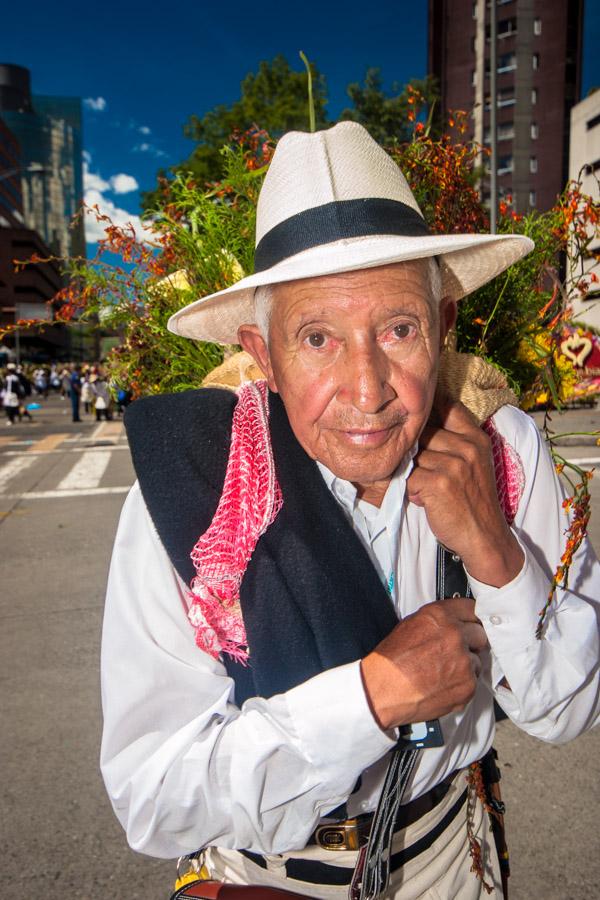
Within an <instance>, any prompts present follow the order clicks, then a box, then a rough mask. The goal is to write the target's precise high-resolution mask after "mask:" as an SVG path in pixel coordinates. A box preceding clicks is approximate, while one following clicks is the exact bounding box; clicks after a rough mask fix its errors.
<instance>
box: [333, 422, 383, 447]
mask: <svg viewBox="0 0 600 900" xmlns="http://www.w3.org/2000/svg"><path fill="white" fill-rule="evenodd" d="M394 427H395V426H394V425H389V426H388V427H387V428H352V429H348V430H345V431H342V432H341V434H343V435H344V437H345V439H346V440H347V441H349V442H350V443H351V444H354V445H355V446H357V447H379V446H380V445H381V444H384V443H385V442H386V441H387V439H388V438H389V436H390V434H391V432H392V430H393V428H394Z"/></svg>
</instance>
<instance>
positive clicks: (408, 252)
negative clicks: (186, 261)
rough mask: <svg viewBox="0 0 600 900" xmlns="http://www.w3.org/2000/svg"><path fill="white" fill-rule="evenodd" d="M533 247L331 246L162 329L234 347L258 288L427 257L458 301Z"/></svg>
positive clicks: (214, 298)
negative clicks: (434, 260)
mask: <svg viewBox="0 0 600 900" xmlns="http://www.w3.org/2000/svg"><path fill="white" fill-rule="evenodd" d="M533 247H534V243H533V241H532V240H531V239H530V238H528V237H525V236H524V235H516V234H503V235H498V234H456V235H454V234H448V235H446V234H444V235H439V234H438V235H430V236H428V237H398V236H396V235H378V236H375V237H359V238H351V239H345V240H341V241H335V242H334V243H331V244H323V245H320V246H317V247H311V248H310V249H309V250H304V251H303V252H302V253H297V254H296V255H295V256H290V257H288V258H287V259H285V260H284V261H283V262H281V263H278V264H277V265H276V266H273V267H272V268H270V269H266V270H264V271H262V272H257V273H255V274H254V275H249V276H247V277H246V278H242V279H241V281H238V282H237V283H236V284H234V285H232V286H231V287H228V288H225V289H224V290H222V291H218V292H217V293H215V294H209V295H208V296H207V297H202V298H201V299H200V300H196V301H194V302H193V303H190V304H188V305H187V306H184V307H183V308H182V309H180V310H178V311H177V312H176V313H174V314H173V315H172V316H171V318H170V319H169V321H168V325H167V327H168V328H169V331H172V332H173V334H178V335H181V336H182V337H187V338H192V339H194V340H199V341H212V342H216V343H219V344H236V343H237V341H238V336H237V335H238V329H239V327H240V325H244V324H249V323H252V322H254V321H255V316H254V292H255V290H256V288H257V287H260V286H261V285H267V284H281V283H283V282H287V281H297V280H298V279H300V278H311V277H315V276H320V275H335V274H338V273H341V272H353V271H356V270H357V269H371V268H376V267H377V266H385V265H390V264H391V263H398V262H404V261H407V260H412V259H422V258H423V259H424V258H427V257H430V256H437V257H438V258H439V260H440V267H441V273H442V287H443V293H444V296H449V297H451V298H452V299H454V300H460V299H461V298H462V297H464V296H466V295H467V294H470V293H471V292H472V291H474V290H476V289H477V288H479V287H481V286H482V285H484V284H486V283H487V282H488V281H491V280H492V279H493V278H495V277H496V275H499V274H500V273H501V272H503V271H504V270H505V269H507V268H508V267H509V266H510V265H512V263H514V262H517V261H518V260H519V259H522V257H524V256H526V254H527V253H529V252H530V251H531V250H533Z"/></svg>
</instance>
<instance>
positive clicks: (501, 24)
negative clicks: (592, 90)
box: [428, 0, 583, 213]
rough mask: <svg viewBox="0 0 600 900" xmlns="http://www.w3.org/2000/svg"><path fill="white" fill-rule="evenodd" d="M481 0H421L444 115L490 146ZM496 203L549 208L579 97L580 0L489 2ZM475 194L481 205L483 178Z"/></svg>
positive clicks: (485, 1) (486, 26)
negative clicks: (461, 121) (504, 200)
mask: <svg viewBox="0 0 600 900" xmlns="http://www.w3.org/2000/svg"><path fill="white" fill-rule="evenodd" d="M491 9H492V5H491V3H490V2H489V0H429V39H428V57H429V71H430V72H431V73H432V74H434V75H435V76H437V78H438V80H439V83H440V88H441V106H442V110H443V111H444V112H445V113H447V112H448V111H450V110H457V109H463V110H466V111H467V112H468V113H469V123H470V133H469V135H468V136H469V137H470V138H471V139H474V140H476V141H478V142H479V143H482V144H487V145H489V143H490V105H491V104H490V32H491V28H490V13H491ZM495 11H496V17H497V18H496V21H497V43H496V47H497V49H496V53H497V56H496V61H497V65H496V69H497V102H496V106H497V159H498V165H497V176H498V193H499V196H500V197H502V196H506V195H511V196H512V199H513V204H514V206H515V208H516V210H517V211H518V212H521V213H525V212H527V211H528V210H530V209H533V208H536V209H540V210H545V209H549V208H550V207H551V206H552V205H553V203H554V201H555V199H556V196H557V195H558V194H559V193H560V192H561V190H562V189H563V187H564V186H565V184H566V182H567V179H568V164H569V130H570V111H571V108H572V107H573V105H574V104H575V103H577V101H578V100H579V96H580V89H581V56H582V28H583V0H550V2H548V0H545V2H544V0H495ZM482 193H483V198H484V200H489V178H484V180H483V186H482Z"/></svg>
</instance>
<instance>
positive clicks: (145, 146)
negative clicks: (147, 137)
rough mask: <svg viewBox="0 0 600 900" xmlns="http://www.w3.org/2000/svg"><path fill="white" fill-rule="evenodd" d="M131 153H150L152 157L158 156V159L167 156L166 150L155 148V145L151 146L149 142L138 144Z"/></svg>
mask: <svg viewBox="0 0 600 900" xmlns="http://www.w3.org/2000/svg"><path fill="white" fill-rule="evenodd" d="M131 152H132V153H149V154H150V155H151V156H156V157H157V158H158V157H160V156H166V155H167V154H166V153H165V151H164V150H159V149H158V147H155V146H154V144H149V143H148V142H147V141H143V142H142V143H141V144H136V145H135V147H132V148H131Z"/></svg>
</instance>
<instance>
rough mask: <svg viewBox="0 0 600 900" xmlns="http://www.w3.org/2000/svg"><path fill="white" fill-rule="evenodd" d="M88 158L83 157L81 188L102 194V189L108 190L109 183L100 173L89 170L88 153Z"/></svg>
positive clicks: (89, 159) (90, 158)
mask: <svg viewBox="0 0 600 900" xmlns="http://www.w3.org/2000/svg"><path fill="white" fill-rule="evenodd" d="M88 157H89V158H88V159H85V158H84V162H83V189H84V191H98V192H99V193H100V194H103V193H104V191H109V190H110V184H109V183H108V181H105V180H104V178H102V177H101V176H100V175H97V174H95V173H94V172H90V163H91V161H92V157H91V156H90V155H89V154H88Z"/></svg>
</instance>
